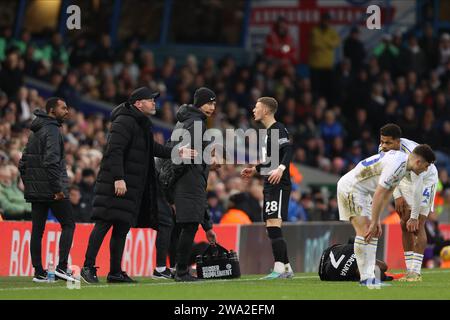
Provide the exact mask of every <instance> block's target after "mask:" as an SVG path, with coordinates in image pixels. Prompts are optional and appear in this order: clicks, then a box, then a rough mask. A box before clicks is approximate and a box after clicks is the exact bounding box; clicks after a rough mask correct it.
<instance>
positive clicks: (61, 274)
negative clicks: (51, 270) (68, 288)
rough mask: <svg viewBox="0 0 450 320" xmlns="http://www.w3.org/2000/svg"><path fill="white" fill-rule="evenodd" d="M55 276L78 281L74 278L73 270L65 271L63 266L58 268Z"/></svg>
mask: <svg viewBox="0 0 450 320" xmlns="http://www.w3.org/2000/svg"><path fill="white" fill-rule="evenodd" d="M55 277H56V278H58V279H61V280H64V281H77V280H75V279H74V278H73V276H72V271H71V270H66V271H64V270H63V269H61V268H56V270H55Z"/></svg>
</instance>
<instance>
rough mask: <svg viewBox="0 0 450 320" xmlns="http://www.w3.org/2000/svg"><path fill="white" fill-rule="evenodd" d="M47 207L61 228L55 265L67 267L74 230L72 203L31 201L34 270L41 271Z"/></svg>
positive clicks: (31, 248) (61, 267)
mask: <svg viewBox="0 0 450 320" xmlns="http://www.w3.org/2000/svg"><path fill="white" fill-rule="evenodd" d="M48 209H51V210H52V213H53V215H54V216H55V217H56V219H58V222H59V224H60V225H61V228H62V231H61V237H60V238H59V263H58V266H57V267H58V268H60V269H62V270H64V271H65V270H66V269H67V259H68V258H69V252H70V248H71V246H72V240H73V233H74V231H75V222H74V219H73V213H72V205H71V204H70V202H69V200H60V201H49V202H32V203H31V211H32V212H31V221H32V229H31V241H30V252H31V261H32V263H33V267H34V269H35V271H38V272H42V271H43V267H42V236H43V235H44V230H45V223H46V221H47V215H48Z"/></svg>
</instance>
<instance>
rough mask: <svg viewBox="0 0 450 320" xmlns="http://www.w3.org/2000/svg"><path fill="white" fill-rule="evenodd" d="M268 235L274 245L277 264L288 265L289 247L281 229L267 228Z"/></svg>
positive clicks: (273, 249) (273, 251) (273, 250)
mask: <svg viewBox="0 0 450 320" xmlns="http://www.w3.org/2000/svg"><path fill="white" fill-rule="evenodd" d="M267 234H268V236H269V238H270V241H271V243H272V253H273V257H274V259H275V261H276V262H282V263H288V262H289V259H288V257H287V246H286V241H284V238H283V233H282V232H281V228H278V227H267Z"/></svg>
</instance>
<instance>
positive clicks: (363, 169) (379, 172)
mask: <svg viewBox="0 0 450 320" xmlns="http://www.w3.org/2000/svg"><path fill="white" fill-rule="evenodd" d="M407 160H408V155H407V154H405V153H403V152H400V151H395V150H391V151H389V152H386V153H384V152H383V153H379V154H376V155H373V156H371V157H369V158H367V159H364V160H362V161H360V162H359V163H358V164H357V165H356V167H355V168H353V169H352V170H351V171H349V172H348V173H347V174H345V175H344V176H343V177H342V178H341V180H342V183H344V182H345V183H344V185H346V186H347V188H351V189H352V190H354V191H357V192H360V193H363V194H367V195H371V196H372V195H373V194H374V193H375V189H376V188H377V186H378V185H381V186H382V187H383V188H385V189H392V188H395V187H396V186H397V185H398V184H399V183H400V180H401V179H403V177H404V176H405V175H406V174H407V171H406V164H407ZM341 180H340V181H341ZM347 190H349V189H347ZM349 191H350V190H349Z"/></svg>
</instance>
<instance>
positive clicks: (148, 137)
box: [81, 87, 172, 283]
mask: <svg viewBox="0 0 450 320" xmlns="http://www.w3.org/2000/svg"><path fill="white" fill-rule="evenodd" d="M158 96H159V93H152V92H151V91H150V89H148V88H146V87H141V88H139V89H136V90H135V91H133V92H132V94H131V95H130V98H129V100H128V101H127V102H125V103H122V104H120V105H119V106H117V107H116V108H115V109H114V110H113V111H112V116H111V121H112V125H111V130H110V134H109V137H108V142H107V146H106V150H105V152H104V156H103V160H102V163H101V166H100V172H99V174H98V177H97V182H96V185H95V189H94V192H95V197H94V201H93V212H92V219H93V220H94V221H96V223H95V226H94V229H93V230H92V233H91V235H90V237H89V245H88V248H87V251H86V258H85V262H84V267H83V268H82V270H81V276H82V278H83V279H84V280H85V281H86V282H88V283H96V282H98V278H97V274H96V267H95V259H96V257H97V254H98V251H99V250H100V246H101V244H102V242H103V239H104V237H105V235H106V233H107V232H108V230H109V229H110V228H111V227H113V231H112V236H111V242H110V271H109V274H108V277H107V281H108V282H135V281H134V280H133V279H131V278H130V277H129V276H128V275H127V274H126V273H125V272H124V271H122V269H121V261H122V254H123V250H124V246H125V240H126V235H127V233H128V231H129V230H130V228H131V227H132V226H133V227H140V228H153V229H157V226H158V210H157V201H156V178H155V162H154V157H155V156H156V157H160V158H170V157H171V151H172V149H171V148H168V147H165V146H162V145H160V144H158V143H156V142H154V140H153V132H152V123H151V121H150V118H149V117H148V116H149V115H153V114H155V112H156V110H155V101H154V100H155V98H157V97H158Z"/></svg>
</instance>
